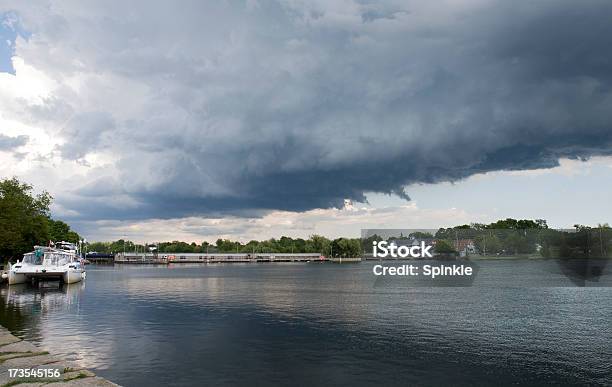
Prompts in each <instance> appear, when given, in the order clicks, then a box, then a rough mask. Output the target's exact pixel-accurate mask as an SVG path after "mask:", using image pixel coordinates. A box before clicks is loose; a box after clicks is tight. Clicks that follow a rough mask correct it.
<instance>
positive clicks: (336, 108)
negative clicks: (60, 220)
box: [22, 1, 612, 219]
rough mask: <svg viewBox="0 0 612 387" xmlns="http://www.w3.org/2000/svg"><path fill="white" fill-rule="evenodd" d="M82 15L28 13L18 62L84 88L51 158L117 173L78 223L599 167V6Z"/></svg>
mask: <svg viewBox="0 0 612 387" xmlns="http://www.w3.org/2000/svg"><path fill="white" fill-rule="evenodd" d="M75 7H80V5H75ZM92 7H93V6H92ZM95 7H96V8H95V9H94V8H88V9H80V10H77V11H70V10H69V9H68V8H67V9H65V10H64V12H65V13H63V14H54V15H47V16H53V18H55V19H57V20H59V21H61V23H56V24H53V25H50V24H48V23H47V22H46V21H44V20H51V19H44V20H43V19H36V17H35V16H31V15H36V13H33V12H32V13H30V14H29V13H28V12H27V11H23V14H24V23H27V24H28V25H29V26H30V27H31V28H33V29H35V30H36V32H37V34H34V35H33V36H35V37H37V39H40V41H38V42H37V41H35V42H34V43H36V44H38V45H37V46H32V47H31V48H24V49H23V50H22V52H23V55H29V59H30V61H31V62H34V63H36V64H37V65H38V66H40V67H43V68H44V67H46V68H48V69H49V72H50V73H51V74H52V75H53V74H55V78H61V77H62V76H65V75H70V74H75V73H76V74H78V73H80V72H84V73H89V74H90V77H91V78H92V79H93V78H94V75H91V73H93V74H95V80H94V82H95V83H94V84H93V85H95V88H92V87H90V88H87V87H86V86H82V88H81V90H82V91H81V92H82V93H83V94H84V95H85V97H87V98H84V96H83V95H77V96H73V97H70V96H67V97H66V100H67V101H68V102H67V103H68V104H69V105H70V106H71V107H70V109H72V110H74V111H81V112H83V111H84V112H85V113H81V114H79V115H77V116H75V118H73V119H72V120H70V121H69V122H68V124H66V125H65V126H64V132H63V137H64V138H65V140H66V143H65V144H64V145H63V146H62V148H61V150H62V154H63V155H64V156H65V157H67V158H81V157H83V156H84V155H86V154H87V153H88V152H91V151H97V152H100V151H105V152H107V154H109V155H112V157H113V159H114V160H115V162H114V165H113V168H110V169H106V170H105V169H94V170H93V171H92V173H91V176H90V177H88V179H87V183H85V184H83V187H82V188H81V189H79V190H76V191H74V192H73V194H72V195H71V196H66V197H64V198H58V200H59V201H60V202H61V204H62V205H63V206H64V207H66V208H70V209H72V210H75V211H78V212H79V213H81V214H83V216H84V217H91V218H112V219H117V218H148V217H162V218H171V217H179V216H185V215H198V214H219V213H231V214H254V213H255V214H257V213H260V212H261V211H266V210H271V209H284V210H295V211H302V210H308V209H311V208H319V207H330V206H338V205H341V204H342V201H343V199H344V198H351V199H353V200H358V201H359V200H365V196H364V193H367V192H370V191H374V192H384V193H391V194H396V195H400V196H402V197H405V198H408V195H407V194H409V192H408V193H405V192H404V189H403V187H404V186H405V185H408V184H412V183H436V182H441V181H454V180H458V179H462V178H465V177H467V176H470V175H472V174H475V173H480V172H486V171H497V170H522V169H534V168H550V167H554V166H556V165H558V160H559V158H563V157H569V158H580V159H587V158H589V157H592V156H595V155H610V154H611V153H612V127H611V125H612V89H611V86H612V66H611V64H612V50H610V47H612V23H610V20H612V3H610V2H607V1H588V2H581V3H576V2H574V1H542V2H537V3H516V2H506V1H499V2H490V3H486V4H484V5H469V4H468V5H465V4H458V3H452V4H446V5H444V6H440V5H428V4H426V2H405V3H404V2H402V3H401V4H396V3H394V2H393V3H388V4H380V5H377V4H374V5H373V4H365V3H361V2H357V3H350V4H346V3H341V2H338V3H336V2H325V4H324V5H321V6H315V5H310V6H308V5H306V6H305V5H299V6H298V5H294V4H289V3H283V2H281V3H276V2H262V4H259V5H258V6H243V5H237V4H231V5H228V4H221V3H219V4H216V3H215V4H214V5H210V4H208V5H204V4H201V3H199V2H195V3H186V4H184V7H169V8H166V7H165V6H164V5H163V4H149V3H146V4H140V5H138V3H133V4H129V5H126V7H127V8H126V9H125V10H122V12H120V13H117V12H115V10H114V9H111V8H112V7H108V6H105V5H103V4H99V5H96V6H95ZM179 8H180V9H179ZM28 15H29V16H28ZM134 15H138V17H136V16H134ZM55 19H54V20H55ZM58 26H62V28H59V27H58ZM45 33H48V36H49V37H48V41H44V44H42V41H43V40H44V39H45V37H46V35H45ZM34 43H33V44H34ZM66 58H71V60H70V61H68V60H67V59H66ZM91 85H92V84H89V86H91ZM88 90H91V91H88ZM113 90H119V91H113ZM77 97H78V98H79V100H78V101H79V102H78V103H77V102H76V101H75V100H72V99H71V98H77ZM90 100H91V101H94V102H91V103H88V102H87V101H90ZM83 105H84V107H83ZM70 109H68V108H66V110H70ZM87 112H90V113H87ZM91 112H94V113H91ZM92 203H93V204H94V205H92Z"/></svg>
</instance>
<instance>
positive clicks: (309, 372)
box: [0, 261, 612, 386]
mask: <svg viewBox="0 0 612 387" xmlns="http://www.w3.org/2000/svg"><path fill="white" fill-rule="evenodd" d="M372 265H373V263H369V262H368V263H361V264H352V265H350V264H347V265H333V264H307V263H305V264H245V265H240V264H230V265H208V266H206V265H203V266H195V265H194V266H171V267H138V266H115V267H113V266H97V267H92V266H89V267H88V277H87V280H86V281H85V282H84V283H82V284H77V285H71V286H69V287H64V288H61V289H60V288H58V286H57V285H56V284H48V285H47V286H48V287H45V288H42V289H34V288H32V287H29V286H25V285H20V286H12V287H10V288H8V287H6V286H5V287H3V288H1V289H0V294H1V296H0V323H1V324H2V325H4V326H7V327H9V328H10V329H11V330H13V332H14V333H15V334H17V335H18V336H20V337H23V338H25V339H29V340H32V341H34V342H37V343H38V344H40V345H41V346H43V347H45V348H46V349H48V350H50V351H52V352H54V353H57V354H60V355H61V356H62V357H64V358H66V359H68V360H76V361H78V362H80V363H81V364H82V365H83V366H86V367H90V368H92V369H94V370H95V371H96V372H97V373H98V374H99V375H101V376H104V377H107V378H108V379H110V380H112V381H115V382H117V383H119V384H122V385H125V386H144V385H149V386H150V385H230V384H232V385H233V384H241V385H249V386H251V385H264V384H270V383H276V384H282V385H330V384H337V385H345V386H355V385H410V384H412V385H414V384H418V385H449V384H453V385H459V384H464V385H474V384H496V385H499V384H502V385H509V384H517V383H520V384H532V385H535V384H539V385H541V384H566V385H575V384H591V385H593V384H599V385H604V384H607V385H609V384H611V380H612V366H611V361H612V288H611V287H605V286H604V287H602V286H600V287H576V286H575V285H574V283H575V281H574V282H573V281H572V280H570V279H568V278H567V275H565V274H564V273H563V271H562V270H560V269H559V267H558V266H556V264H555V263H554V262H552V261H501V262H491V261H486V262H480V263H479V265H480V271H479V274H478V276H477V278H476V281H475V282H474V286H472V287H430V286H427V287H422V286H421V287H415V286H406V284H405V283H404V282H402V281H387V282H385V283H384V284H382V285H381V284H377V285H378V286H374V285H375V278H374V276H373V275H372V271H371V269H372ZM536 285H546V286H544V287H542V286H536ZM549 285H552V286H549ZM599 285H601V283H599Z"/></svg>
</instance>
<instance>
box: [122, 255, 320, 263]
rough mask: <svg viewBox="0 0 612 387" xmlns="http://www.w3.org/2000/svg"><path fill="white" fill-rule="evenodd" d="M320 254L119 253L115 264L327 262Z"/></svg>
mask: <svg viewBox="0 0 612 387" xmlns="http://www.w3.org/2000/svg"><path fill="white" fill-rule="evenodd" d="M326 260H327V258H326V257H325V256H323V255H321V254H319V253H211V254H206V253H159V254H157V255H154V254H143V253H140V254H137V253H119V254H117V255H116V256H115V263H197V262H202V263H219V262H228V263H229V262H310V261H326Z"/></svg>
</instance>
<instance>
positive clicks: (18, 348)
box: [0, 325, 119, 387]
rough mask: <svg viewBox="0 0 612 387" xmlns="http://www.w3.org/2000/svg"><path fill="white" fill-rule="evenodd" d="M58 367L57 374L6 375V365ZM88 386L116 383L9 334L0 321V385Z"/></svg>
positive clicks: (38, 367) (34, 367) (25, 368)
mask: <svg viewBox="0 0 612 387" xmlns="http://www.w3.org/2000/svg"><path fill="white" fill-rule="evenodd" d="M51 368H53V369H59V370H60V376H59V377H57V378H44V377H41V378H34V377H27V378H25V377H24V378H17V377H10V375H9V369H11V370H14V369H18V370H30V369H51ZM22 384H23V385H26V384H27V385H28V386H42V385H45V386H46V385H49V386H58V387H60V386H61V387H64V386H85V387H87V386H91V387H117V386H119V385H118V384H116V383H113V382H111V381H109V380H106V379H104V378H102V377H99V376H96V374H94V373H93V372H92V371H90V370H88V369H85V368H82V367H80V366H78V365H77V364H76V363H74V362H71V361H64V360H62V359H60V358H58V357H56V356H54V355H53V354H51V353H49V352H47V351H45V350H43V349H42V348H39V347H37V346H36V345H34V344H32V343H30V342H29V341H26V340H22V339H20V338H19V337H17V336H15V335H13V334H12V333H11V332H10V331H9V330H8V329H6V328H5V327H4V326H1V325H0V387H8V386H19V385H22Z"/></svg>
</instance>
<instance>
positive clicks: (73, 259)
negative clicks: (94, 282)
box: [8, 242, 86, 285]
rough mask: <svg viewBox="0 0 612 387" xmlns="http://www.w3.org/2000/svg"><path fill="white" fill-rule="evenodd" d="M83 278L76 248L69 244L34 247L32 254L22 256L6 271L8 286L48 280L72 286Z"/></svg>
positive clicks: (83, 273)
mask: <svg viewBox="0 0 612 387" xmlns="http://www.w3.org/2000/svg"><path fill="white" fill-rule="evenodd" d="M85 276H86V273H85V269H84V266H83V264H82V263H81V258H80V257H79V251H78V248H77V246H76V245H75V244H74V243H70V242H58V243H56V245H55V246H53V247H43V246H34V251H33V252H31V253H27V254H24V256H23V259H22V260H21V261H17V263H15V264H14V265H12V266H11V267H10V269H9V270H8V282H9V285H14V284H22V283H25V282H28V281H32V280H34V281H38V280H49V279H50V280H59V281H60V282H63V283H67V284H72V283H75V282H79V281H81V280H82V279H84V278H85Z"/></svg>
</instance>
